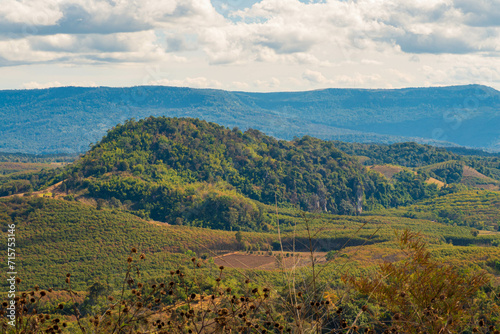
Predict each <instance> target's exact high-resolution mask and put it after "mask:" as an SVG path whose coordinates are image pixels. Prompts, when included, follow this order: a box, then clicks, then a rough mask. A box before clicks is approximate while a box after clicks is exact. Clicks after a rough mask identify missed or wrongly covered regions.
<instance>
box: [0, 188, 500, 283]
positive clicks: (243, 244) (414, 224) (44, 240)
mask: <svg viewBox="0 0 500 334" xmlns="http://www.w3.org/2000/svg"><path fill="white" fill-rule="evenodd" d="M471 195H472V194H471ZM484 196H486V195H484ZM453 198H454V197H452V198H451V199H453ZM472 198H474V197H472ZM451 199H446V201H444V203H450V201H451ZM459 199H463V195H462V196H457V197H456V201H457V202H458V200H459ZM485 199H487V201H486V202H485V203H484V204H485V206H484V208H483V209H484V212H483V211H481V210H480V209H481V206H479V205H478V203H476V206H475V207H476V208H477V209H479V210H478V211H477V213H478V214H479V213H481V212H483V215H484V217H485V219H486V218H487V217H490V218H491V219H493V217H497V218H498V216H497V215H496V213H491V210H490V209H489V208H491V203H492V201H493V200H497V201H498V200H499V198H498V197H492V196H491V195H490V196H486V197H485ZM478 201H479V199H478ZM495 203H498V202H495ZM436 205H439V201H438V202H437V203H436ZM467 205H468V204H467ZM0 214H1V215H0V221H1V222H2V226H4V229H5V226H7V224H11V223H15V224H16V238H17V247H18V249H19V254H18V257H19V258H18V260H19V267H18V271H19V272H20V273H22V274H21V275H20V276H21V277H22V279H23V282H24V283H23V284H25V286H24V287H25V288H26V289H28V288H29V287H30V286H33V285H35V284H38V285H40V286H44V287H45V288H47V287H51V286H52V287H56V288H61V287H63V286H64V275H65V274H66V273H67V272H70V273H73V277H74V280H73V282H74V284H76V286H77V287H78V288H81V289H83V288H85V287H86V286H88V285H89V284H92V282H94V281H96V280H104V281H110V282H116V281H117V280H119V279H120V277H122V275H123V272H124V268H125V266H126V263H125V259H126V258H127V256H128V253H129V251H130V249H131V248H132V247H136V248H137V249H138V250H139V251H140V252H144V253H145V254H146V261H145V262H144V265H143V267H144V271H143V272H144V275H145V277H162V276H164V275H165V273H166V272H168V270H171V269H174V268H176V267H177V266H179V265H183V266H186V265H189V263H190V258H191V257H192V256H193V255H196V256H198V257H201V256H202V257H203V258H205V259H207V261H208V260H209V259H210V258H216V257H217V256H220V255H222V254H225V253H231V252H234V251H240V253H238V254H240V255H238V256H236V257H235V256H233V257H234V258H238V261H240V262H242V263H243V264H242V265H240V266H238V265H236V263H237V262H234V261H232V262H231V263H233V265H229V267H237V268H240V269H242V268H247V267H248V268H250V269H252V268H253V269H259V270H261V269H262V270H272V269H273V268H274V267H275V266H276V256H278V257H281V258H283V259H286V258H289V259H290V260H285V262H284V263H285V264H286V263H288V262H290V263H293V261H292V260H291V259H293V258H294V257H293V256H292V255H290V254H291V253H295V254H300V255H299V260H300V261H302V262H301V263H300V264H299V265H298V267H304V270H307V269H306V267H308V266H307V264H308V262H307V261H309V259H308V256H307V254H306V253H304V252H309V251H310V250H313V251H314V252H315V253H317V254H319V255H318V256H320V257H322V258H323V259H324V255H325V253H324V252H328V251H332V250H333V251H339V252H338V253H339V256H340V255H341V254H344V255H342V256H343V257H341V259H342V261H344V260H343V259H346V258H348V259H349V262H350V265H349V266H350V267H352V266H354V267H357V269H356V270H364V269H363V268H373V267H374V264H376V263H378V262H377V261H378V260H382V259H384V258H386V259H394V258H392V257H391V254H393V252H394V250H395V249H396V248H397V247H396V245H395V244H394V240H395V233H396V232H397V231H402V230H403V229H410V230H412V231H415V232H419V233H421V234H422V235H423V237H424V239H425V240H426V242H427V243H428V244H429V245H430V246H431V247H433V249H434V248H435V249H436V250H441V249H446V250H448V253H447V254H448V255H447V256H448V257H449V259H450V260H453V259H456V260H457V261H460V262H461V263H462V262H464V263H465V262H467V261H466V258H464V257H463V256H462V255H460V254H462V253H463V249H467V250H471V252H473V253H478V254H482V255H481V256H479V255H478V256H477V261H475V262H474V264H475V265H478V264H481V263H482V264H483V265H486V263H487V262H488V261H490V262H491V259H490V258H491V257H492V256H498V247H490V246H491V245H494V244H497V243H499V242H500V235H499V234H497V233H488V234H486V233H482V234H479V235H477V236H473V235H472V234H471V228H469V227H466V226H452V225H449V224H443V223H439V222H432V221H429V220H424V219H411V218H405V217H392V216H388V215H387V216H361V217H349V216H335V215H328V214H318V215H315V214H307V215H303V214H302V213H301V212H300V211H296V210H294V209H280V213H279V215H278V218H279V222H280V224H279V230H278V228H276V229H275V230H274V231H270V232H268V233H253V232H243V233H241V239H240V240H237V238H236V233H235V232H231V231H218V230H210V229H204V228H193V227H186V226H171V225H168V224H164V223H159V222H152V221H145V220H142V219H140V218H138V217H136V216H134V215H130V214H128V213H126V212H122V211H118V210H115V209H109V208H105V209H102V210H97V209H96V208H94V207H92V206H89V205H85V204H82V203H79V202H74V201H65V200H62V199H52V198H39V197H34V196H33V197H12V198H8V199H2V200H0ZM278 232H279V233H278ZM279 235H280V236H281V243H280V242H279V241H280V239H279V238H278V236H279ZM453 244H455V245H469V246H470V247H465V248H457V247H456V246H453ZM474 245H476V246H474ZM281 247H283V250H284V252H283V253H282V252H281ZM0 249H1V251H6V250H5V245H1V246H0ZM245 250H246V252H245ZM193 252H194V253H193ZM270 252H272V254H273V256H269V254H270ZM299 252H301V253H299ZM318 252H319V253H318ZM321 252H323V253H321ZM495 252H496V253H495ZM287 253H289V254H288V256H287ZM450 254H451V255H450ZM485 254H486V255H485ZM387 256H389V257H387ZM443 256H444V255H443ZM470 256H471V258H472V255H470ZM219 259H220V258H219ZM226 259H230V258H226ZM287 261H288V262H287ZM291 261H292V262H291ZM322 261H323V260H321V261H320V262H319V263H318V264H321V262H322ZM215 263H217V264H220V261H219V260H216V262H215ZM290 263H288V264H286V265H288V266H291V264H290ZM1 267H2V269H5V268H4V267H5V264H2V265H1ZM325 270H326V269H325ZM326 271H327V272H333V271H332V270H330V269H328V270H326ZM265 275H272V274H269V273H268V274H265Z"/></svg>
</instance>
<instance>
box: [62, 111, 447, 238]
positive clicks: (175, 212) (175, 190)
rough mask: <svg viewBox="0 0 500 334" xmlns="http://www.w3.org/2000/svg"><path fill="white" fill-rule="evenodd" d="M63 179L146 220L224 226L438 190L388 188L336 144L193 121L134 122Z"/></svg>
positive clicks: (413, 178)
mask: <svg viewBox="0 0 500 334" xmlns="http://www.w3.org/2000/svg"><path fill="white" fill-rule="evenodd" d="M64 173H65V174H66V175H67V177H64V179H65V180H66V181H65V182H64V186H65V187H66V188H67V189H74V190H78V189H86V190H87V191H88V192H89V195H90V196H92V197H94V198H101V199H103V200H112V201H113V202H118V201H119V202H120V203H127V206H128V207H130V208H131V209H132V210H133V211H135V212H137V213H139V214H142V215H143V216H144V217H151V218H152V219H155V220H159V221H167V222H169V223H182V222H186V223H189V224H194V225H199V226H205V224H207V223H208V224H210V225H209V226H211V227H214V228H222V229H231V228H236V229H239V228H245V229H262V228H266V224H268V223H269V222H268V221H267V219H266V217H265V215H264V214H263V209H262V205H261V204H260V203H262V204H266V205H273V204H275V203H277V204H279V205H280V206H290V205H291V206H297V207H299V208H301V209H303V210H308V211H323V212H331V213H339V214H348V215H349V214H351V215H352V214H359V213H361V212H362V211H363V209H371V208H375V207H377V206H382V207H393V206H400V205H405V204H408V203H412V202H414V201H416V200H419V199H423V198H428V197H430V196H432V195H434V194H436V192H437V188H436V187H435V186H433V185H427V184H426V183H425V177H424V176H422V175H414V174H411V173H400V174H399V175H397V177H396V178H395V180H394V182H388V181H387V180H386V179H384V178H383V177H382V176H380V174H377V173H372V172H369V171H367V170H366V169H365V168H363V167H362V166H361V165H360V164H359V162H358V161H357V159H355V158H352V157H350V156H348V155H346V154H344V153H342V152H341V151H339V150H338V149H337V148H336V147H335V145H334V144H333V143H332V142H326V141H322V140H319V139H315V138H312V137H307V136H306V137H303V138H300V139H296V140H293V141H280V140H276V139H274V138H272V137H269V136H266V135H264V134H262V133H261V132H259V131H256V130H248V131H246V132H245V133H243V132H241V131H240V130H238V129H237V128H234V129H232V130H230V129H227V128H225V127H222V126H219V125H217V124H214V123H207V122H205V121H200V120H195V119H175V118H173V119H172V118H148V119H146V120H141V121H138V122H136V121H128V122H126V123H125V124H124V125H119V126H116V127H115V128H114V129H113V130H111V131H110V132H109V133H108V135H107V136H106V137H105V138H103V140H102V141H101V142H100V143H98V144H96V145H95V146H94V147H93V148H92V149H91V150H90V151H89V152H88V153H87V154H86V155H85V156H84V157H82V158H81V159H80V160H79V161H77V162H76V163H75V164H74V165H73V166H72V167H70V168H69V169H66V170H65V171H64ZM216 222H217V224H218V225H215V224H216Z"/></svg>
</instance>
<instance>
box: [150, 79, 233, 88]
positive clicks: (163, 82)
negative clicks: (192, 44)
mask: <svg viewBox="0 0 500 334" xmlns="http://www.w3.org/2000/svg"><path fill="white" fill-rule="evenodd" d="M148 85H157V86H176V87H194V88H222V87H223V85H222V83H221V82H220V81H217V80H210V79H207V78H205V77H196V78H185V79H180V80H179V79H160V80H153V81H150V82H148Z"/></svg>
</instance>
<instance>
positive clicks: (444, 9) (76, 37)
mask: <svg viewBox="0 0 500 334" xmlns="http://www.w3.org/2000/svg"><path fill="white" fill-rule="evenodd" d="M473 83H477V84H484V85H488V86H491V87H493V88H496V89H500V0H411V1H410V0H324V1H309V0H302V1H299V0H228V1H222V0H2V1H1V6H0V89H25V88H27V89H34V88H46V87H57V86H113V87H120V86H137V85H168V86H183V87H195V88H217V89H226V90H243V91H262V92H267V91H300V90H312V89H322V88H402V87H428V86H445V85H461V84H473Z"/></svg>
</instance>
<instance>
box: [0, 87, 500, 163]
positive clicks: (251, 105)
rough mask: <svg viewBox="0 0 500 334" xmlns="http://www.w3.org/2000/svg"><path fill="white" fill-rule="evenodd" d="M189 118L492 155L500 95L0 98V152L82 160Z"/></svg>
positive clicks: (164, 91) (132, 93)
mask: <svg viewBox="0 0 500 334" xmlns="http://www.w3.org/2000/svg"><path fill="white" fill-rule="evenodd" d="M149 116H167V117H192V118H199V119H203V120H207V121H211V122H216V123H218V124H221V125H224V126H228V127H239V128H240V129H242V130H246V129H248V128H253V129H257V130H260V131H263V132H265V133H267V134H269V135H272V136H274V137H276V138H279V139H287V140H290V139H292V138H293V137H302V136H304V135H311V136H314V137H316V138H320V139H326V140H341V141H348V142H375V143H387V144H390V143H394V142H402V141H414V142H418V143H426V144H431V145H436V146H447V147H454V146H463V147H471V148H480V149H485V150H489V151H500V126H499V125H500V92H498V91H496V90H495V89H493V88H490V87H486V86H480V85H468V86H451V87H434V88H406V89H324V90H315V91H304V92H278V93H248V92H231V91H223V90H214V89H192V88H180V87H165V86H139V87H131V88H110V87H95V88H84V87H61V88H49V89H37V90H3V91H0V133H1V134H2V136H1V137H0V151H2V152H22V153H32V154H41V153H44V154H46V153H80V152H85V151H87V150H88V148H89V144H91V143H96V142H98V141H99V140H100V139H101V138H102V137H103V136H104V135H105V134H106V132H107V131H108V130H109V129H111V128H112V127H113V126H115V125H116V124H117V123H123V122H124V121H125V120H127V119H132V118H135V119H143V118H146V117H149Z"/></svg>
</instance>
